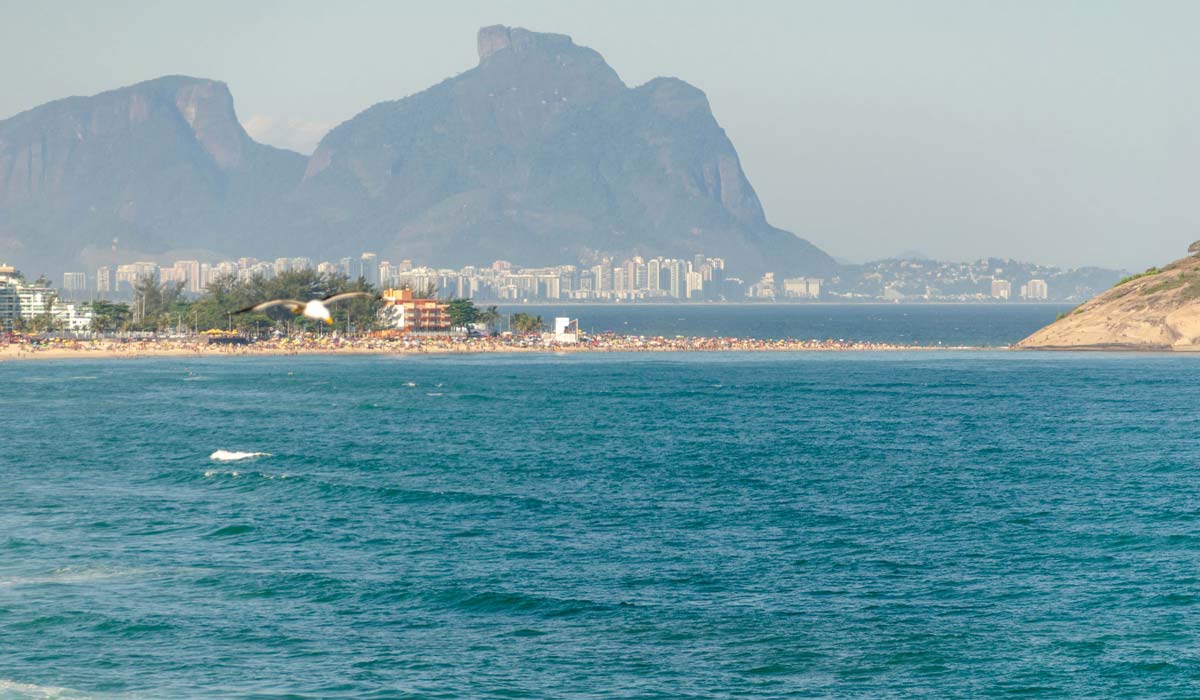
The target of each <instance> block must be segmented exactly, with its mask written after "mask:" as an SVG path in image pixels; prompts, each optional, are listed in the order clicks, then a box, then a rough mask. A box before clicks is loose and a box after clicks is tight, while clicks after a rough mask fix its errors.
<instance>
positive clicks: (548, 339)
mask: <svg viewBox="0 0 1200 700" xmlns="http://www.w3.org/2000/svg"><path fill="white" fill-rule="evenodd" d="M231 340H232V341H235V342H230V341H231ZM917 349H932V348H921V347H919V346H914V345H903V344H896V343H878V342H869V341H854V340H834V339H828V340H799V339H790V338H789V339H778V340H767V339H759V338H726V337H695V336H676V337H663V336H641V335H618V334H615V333H602V334H596V335H589V336H584V337H582V338H579V339H578V340H577V342H563V341H561V340H557V339H555V338H554V336H553V335H552V334H546V335H542V334H529V335H517V334H502V335H492V336H464V335H406V336H400V337H386V336H381V335H363V336H354V337H350V336H342V335H338V334H327V335H321V336H316V335H304V336H296V337H272V338H262V339H250V338H240V337H238V338H232V339H231V338H223V339H215V338H212V337H205V336H203V335H201V336H186V337H178V336H176V337H139V338H120V337H116V338H94V339H70V338H66V339H61V338H57V339H45V338H38V337H30V336H9V337H7V338H0V358H3V357H10V358H23V357H36V356H43V357H47V356H56V357H59V356H73V355H80V356H88V355H92V356H96V355H107V356H118V357H144V356H151V355H195V356H202V355H299V354H312V353H348V354H352V353H381V354H386V353H396V354H422V353H488V352H547V351H551V352H720V351H737V352H762V351H774V352H797V351H887V350H917Z"/></svg>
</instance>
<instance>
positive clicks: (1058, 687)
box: [0, 352, 1200, 699]
mask: <svg viewBox="0 0 1200 700" xmlns="http://www.w3.org/2000/svg"><path fill="white" fill-rule="evenodd" d="M1198 359H1200V358H1192V357H1170V356H1153V355H1139V356H1121V355H1103V354H1092V355H1075V354H1024V353H1003V352H996V353H988V352H982V353H950V352H946V353H892V354H871V353H864V354H853V353H843V354H765V355H764V354H758V355H754V354H746V355H742V354H732V353H731V354H696V355H691V354H673V355H618V354H612V355H576V356H556V355H523V356H469V357H442V358H437V357H424V358H396V357H357V358H353V357H335V358H328V357H326V358H322V357H306V358H254V359H225V360H222V359H208V360H187V361H183V360H165V359H164V360H125V361H110V362H97V361H69V362H58V361H42V362H29V363H6V364H0V386H2V387H3V389H4V396H3V402H2V404H0V436H2V443H0V479H2V482H0V483H2V484H3V487H2V488H0V698H6V699H7V698H42V697H63V698H126V697H129V698H372V699H382V698H522V697H525V698H609V697H621V698H783V697H813V698H949V697H955V698H1001V697H1004V698H1007V697H1036V698H1095V697H1140V698H1191V697H1196V695H1197V693H1198V692H1200V691H1198V688H1200V686H1198V679H1200V645H1198V643H1197V642H1198V641H1200V639H1198V638H1200V496H1198V494H1200V447H1198V439H1200V438H1198V435H1200V420H1198V419H1197V412H1196V402H1195V400H1194V398H1193V397H1192V396H1191V394H1190V391H1189V389H1188V388H1189V387H1191V386H1194V385H1195V384H1196V381H1197V380H1198V379H1200V362H1198ZM215 450H233V451H247V452H266V453H270V454H269V456H262V457H259V458H256V459H250V460H246V461H240V462H215V461H213V460H211V459H210V458H209V455H210V454H211V453H212V452H214V451H215Z"/></svg>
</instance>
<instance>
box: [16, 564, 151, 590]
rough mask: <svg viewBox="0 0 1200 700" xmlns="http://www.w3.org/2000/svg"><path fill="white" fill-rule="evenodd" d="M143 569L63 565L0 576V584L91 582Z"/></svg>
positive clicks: (121, 576)
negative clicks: (29, 574)
mask: <svg viewBox="0 0 1200 700" xmlns="http://www.w3.org/2000/svg"><path fill="white" fill-rule="evenodd" d="M145 571H146V570H145V569H134V568H122V567H108V566H94V567H74V566H64V567H62V568H60V569H55V570H54V571H51V572H49V573H46V574H37V575H32V576H12V577H8V578H0V586H35V585H43V584H48V583H59V584H75V583H91V582H93V581H102V580H105V579H114V578H126V577H129V576H137V575H139V574H143V573H145Z"/></svg>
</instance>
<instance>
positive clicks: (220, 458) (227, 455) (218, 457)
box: [208, 450, 271, 462]
mask: <svg viewBox="0 0 1200 700" xmlns="http://www.w3.org/2000/svg"><path fill="white" fill-rule="evenodd" d="M270 456H271V453H270V452H230V451H229V450H217V451H216V452H214V453H212V454H210V455H209V456H208V458H209V459H211V460H213V461H214V462H236V461H238V460H242V459H254V458H255V457H270Z"/></svg>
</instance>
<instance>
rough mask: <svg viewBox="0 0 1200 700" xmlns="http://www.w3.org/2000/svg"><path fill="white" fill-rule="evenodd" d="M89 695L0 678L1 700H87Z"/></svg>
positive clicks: (68, 689) (56, 687) (51, 686)
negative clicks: (55, 699) (54, 699)
mask: <svg viewBox="0 0 1200 700" xmlns="http://www.w3.org/2000/svg"><path fill="white" fill-rule="evenodd" d="M87 697H89V696H87V695H85V694H83V693H82V692H80V691H78V690H72V689H71V688H60V687H58V686H54V685H34V684H32V683H18V682H17V681H10V680H8V679H7V678H0V700H43V699H47V700H48V699H50V698H61V700H85V699H86V698H87Z"/></svg>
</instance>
